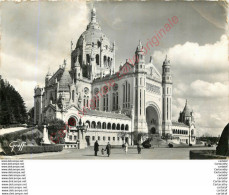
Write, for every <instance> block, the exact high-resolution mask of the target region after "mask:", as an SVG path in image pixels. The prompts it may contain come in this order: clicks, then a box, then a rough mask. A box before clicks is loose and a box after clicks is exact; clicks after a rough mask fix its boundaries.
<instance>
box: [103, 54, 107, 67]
mask: <svg viewBox="0 0 229 195" xmlns="http://www.w3.org/2000/svg"><path fill="white" fill-rule="evenodd" d="M103 65H104V66H107V56H104V57H103Z"/></svg>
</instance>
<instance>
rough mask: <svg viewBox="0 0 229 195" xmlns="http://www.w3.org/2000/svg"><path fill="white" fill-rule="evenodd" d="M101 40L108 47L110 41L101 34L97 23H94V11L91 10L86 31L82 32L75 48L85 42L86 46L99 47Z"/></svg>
mask: <svg viewBox="0 0 229 195" xmlns="http://www.w3.org/2000/svg"><path fill="white" fill-rule="evenodd" d="M101 40H103V41H104V42H105V43H106V44H107V46H110V44H111V42H110V40H109V39H108V38H107V36H106V35H105V34H104V33H103V32H102V30H101V27H100V25H99V23H98V22H97V21H96V10H95V8H93V9H92V11H91V21H90V23H89V24H88V25H87V29H86V31H84V32H83V33H82V34H81V36H80V37H79V39H78V41H77V44H76V48H79V47H82V46H83V41H85V42H86V45H98V47H99V46H100V42H101Z"/></svg>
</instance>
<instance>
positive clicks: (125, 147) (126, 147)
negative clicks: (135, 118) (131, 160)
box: [124, 142, 128, 154]
mask: <svg viewBox="0 0 229 195" xmlns="http://www.w3.org/2000/svg"><path fill="white" fill-rule="evenodd" d="M124 150H125V153H126V154H127V152H128V143H127V142H126V143H125V144H124Z"/></svg>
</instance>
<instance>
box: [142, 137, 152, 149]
mask: <svg viewBox="0 0 229 195" xmlns="http://www.w3.org/2000/svg"><path fill="white" fill-rule="evenodd" d="M150 141H151V139H147V140H145V141H144V142H143V143H142V146H143V147H144V148H150V147H151V143H150Z"/></svg>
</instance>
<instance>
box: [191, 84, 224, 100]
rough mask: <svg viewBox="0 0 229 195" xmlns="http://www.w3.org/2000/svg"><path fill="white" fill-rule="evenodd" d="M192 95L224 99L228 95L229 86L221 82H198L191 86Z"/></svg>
mask: <svg viewBox="0 0 229 195" xmlns="http://www.w3.org/2000/svg"><path fill="white" fill-rule="evenodd" d="M190 87H191V89H192V91H191V92H192V93H193V94H195V95H196V96H199V97H213V98H214V97H221V96H222V97H224V96H227V95H228V86H227V85H224V84H222V83H220V82H215V83H209V82H205V81H201V80H196V81H194V82H192V83H191V85H190Z"/></svg>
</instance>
